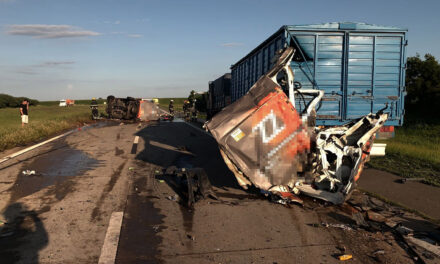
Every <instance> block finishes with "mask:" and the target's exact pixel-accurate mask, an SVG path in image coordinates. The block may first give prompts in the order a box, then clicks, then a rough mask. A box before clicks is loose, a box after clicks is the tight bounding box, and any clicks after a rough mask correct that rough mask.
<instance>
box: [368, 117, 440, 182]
mask: <svg viewBox="0 0 440 264" xmlns="http://www.w3.org/2000/svg"><path fill="white" fill-rule="evenodd" d="M413 120H414V119H412V120H409V121H408V122H407V124H405V126H403V127H399V128H396V133H395V137H394V138H393V139H389V140H385V141H383V140H378V142H383V143H387V150H386V152H387V153H386V156H385V157H374V158H372V159H371V161H370V162H369V164H370V165H371V166H372V167H375V168H377V169H381V170H385V171H389V172H392V173H394V174H397V175H400V176H403V177H406V178H412V177H421V178H424V179H425V180H424V181H425V182H427V183H429V184H432V185H435V186H439V187H440V122H437V121H434V122H421V121H419V122H416V121H413Z"/></svg>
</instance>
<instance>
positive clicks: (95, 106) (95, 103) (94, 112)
mask: <svg viewBox="0 0 440 264" xmlns="http://www.w3.org/2000/svg"><path fill="white" fill-rule="evenodd" d="M90 109H92V118H93V119H99V111H98V101H96V98H95V97H93V98H92V102H91V103H90Z"/></svg>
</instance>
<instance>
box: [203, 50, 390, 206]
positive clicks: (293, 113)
mask: <svg viewBox="0 0 440 264" xmlns="http://www.w3.org/2000/svg"><path fill="white" fill-rule="evenodd" d="M294 56H295V49H294V48H292V47H288V48H286V49H284V51H282V52H280V53H279V57H278V60H277V62H276V63H275V66H274V67H272V69H270V70H269V71H268V72H267V73H266V74H265V75H263V76H262V77H261V78H260V79H259V80H258V81H257V82H256V83H255V84H254V85H253V86H252V87H251V88H250V90H249V91H248V93H247V94H245V95H244V96H243V97H241V98H240V99H239V100H237V101H235V102H234V103H233V104H231V105H229V106H227V107H225V108H224V109H223V110H222V111H221V112H219V113H218V114H217V115H215V116H214V117H213V118H212V119H211V120H210V121H208V122H207V123H206V125H205V126H206V128H207V129H208V130H209V131H210V132H211V134H212V135H213V137H214V138H215V139H216V141H217V142H218V144H219V148H220V152H221V154H222V157H223V159H224V160H225V162H226V164H227V166H228V167H229V169H230V170H231V171H232V172H233V173H234V175H235V177H236V179H237V181H238V183H239V184H240V185H241V186H242V187H243V188H245V189H247V187H248V186H249V185H254V186H256V187H257V188H259V189H261V190H262V191H263V192H266V193H268V194H272V195H274V196H275V197H277V198H279V199H280V200H279V201H280V202H282V203H284V202H288V201H293V202H300V203H301V202H302V200H301V199H299V198H298V196H297V195H298V194H299V193H303V194H306V195H308V196H312V197H316V198H319V199H322V200H326V201H329V202H332V203H334V204H341V203H343V202H344V201H345V200H346V199H348V197H349V196H350V194H351V192H352V191H353V190H354V188H355V184H356V181H357V180H358V179H359V176H360V174H361V172H362V169H363V166H364V164H365V162H366V161H368V159H369V156H370V153H371V152H372V151H375V150H374V148H373V141H374V138H375V134H376V132H377V131H378V130H379V129H380V128H381V127H382V126H383V125H384V123H385V121H386V120H387V118H388V114H387V113H385V110H386V106H385V107H384V109H382V110H380V111H379V112H378V113H374V114H372V113H371V114H368V115H366V116H364V117H362V118H360V119H359V120H355V121H353V122H350V123H348V124H346V125H342V126H336V127H325V128H322V127H317V126H315V120H316V108H317V107H319V103H320V101H321V99H322V97H323V94H324V92H323V91H321V90H317V89H302V87H301V84H300V83H298V82H294V74H293V71H292V69H291V67H290V63H291V61H292V59H293V58H294ZM283 90H284V91H288V93H289V97H288V96H287V95H286V94H285V93H284V92H283ZM297 96H299V97H301V98H304V97H307V98H308V100H307V101H308V102H307V103H305V104H306V107H305V108H304V110H303V111H302V112H298V110H297V109H296V108H295V107H294V102H295V97H297ZM304 102H306V100H304Z"/></svg>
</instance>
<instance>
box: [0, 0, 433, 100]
mask: <svg viewBox="0 0 440 264" xmlns="http://www.w3.org/2000/svg"><path fill="white" fill-rule="evenodd" d="M439 11H440V1H439V0H418V1H409V0H381V1H376V0H368V1H365V0H363V1H358V0H333V1H328V0H324V1H321V0H308V1H293V0H290V1H284V0H272V1H269V0H266V1H259V0H233V1H229V0H228V1H227V0H222V1H214V0H200V1H195V0H194V1H189V0H188V1H185V0H175V1H170V0H157V1H156V0H0V93H7V94H10V95H13V96H27V97H30V98H35V99H39V100H59V99H63V98H71V99H87V98H91V97H103V98H105V97H106V96H108V95H115V96H118V97H126V96H133V97H144V98H152V97H186V96H188V94H189V91H191V90H196V91H206V90H207V89H208V82H209V81H212V80H214V79H216V78H217V77H219V76H221V75H222V74H224V73H226V72H229V71H230V70H229V67H230V66H231V65H232V64H234V63H235V62H237V61H238V60H239V59H240V58H242V57H243V56H244V55H246V54H247V53H248V52H249V51H251V50H252V49H253V48H255V47H256V46H257V45H258V44H260V43H261V42H262V41H263V40H265V39H266V38H267V37H269V36H270V35H271V34H273V33H274V32H275V31H276V30H278V29H279V28H280V27H281V26H282V25H300V24H317V23H325V22H344V21H350V22H364V23H369V24H377V25H384V26H396V27H400V28H406V29H408V39H409V43H408V48H407V52H408V56H414V55H415V54H416V53H420V54H421V55H424V54H425V53H431V54H433V55H434V56H436V57H437V58H440V34H439V26H440V15H439Z"/></svg>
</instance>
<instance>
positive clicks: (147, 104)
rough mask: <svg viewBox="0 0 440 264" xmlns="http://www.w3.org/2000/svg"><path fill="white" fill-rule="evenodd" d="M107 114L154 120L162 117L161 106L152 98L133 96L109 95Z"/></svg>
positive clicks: (118, 117)
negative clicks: (145, 98) (151, 99)
mask: <svg viewBox="0 0 440 264" xmlns="http://www.w3.org/2000/svg"><path fill="white" fill-rule="evenodd" d="M106 112H107V115H108V117H109V118H110V119H124V120H140V121H153V120H159V119H160V109H159V107H158V106H157V105H156V104H155V103H154V102H151V101H150V100H143V99H136V98H133V97H127V98H116V97H114V96H113V95H110V96H108V97H107V108H106Z"/></svg>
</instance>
